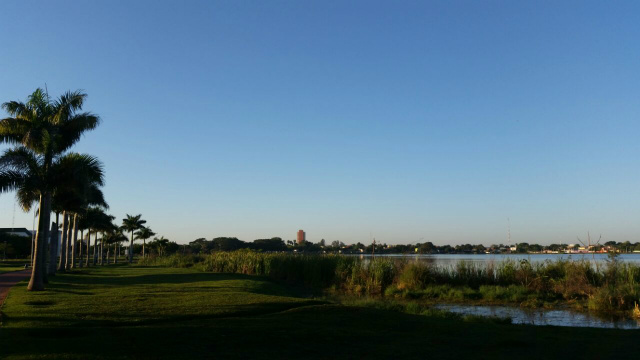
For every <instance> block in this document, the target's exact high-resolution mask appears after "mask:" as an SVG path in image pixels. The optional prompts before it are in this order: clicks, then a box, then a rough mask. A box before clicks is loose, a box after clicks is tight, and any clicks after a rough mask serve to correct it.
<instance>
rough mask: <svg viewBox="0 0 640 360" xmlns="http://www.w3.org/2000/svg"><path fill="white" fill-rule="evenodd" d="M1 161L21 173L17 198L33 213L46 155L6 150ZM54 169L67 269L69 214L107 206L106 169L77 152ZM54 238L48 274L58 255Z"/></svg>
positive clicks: (1, 166) (54, 195) (59, 159)
mask: <svg viewBox="0 0 640 360" xmlns="http://www.w3.org/2000/svg"><path fill="white" fill-rule="evenodd" d="M0 159H1V160H0V169H5V170H8V169H13V170H16V171H17V173H19V174H21V176H22V180H21V182H20V183H19V184H18V183H16V184H15V185H17V188H16V189H17V192H16V197H17V200H18V202H19V203H20V205H21V206H22V208H23V209H25V211H29V210H30V209H31V206H32V204H33V203H35V202H36V201H37V199H38V196H39V195H38V186H39V184H40V183H41V182H43V181H44V179H42V178H40V177H39V176H40V175H41V173H42V156H39V155H37V154H35V153H34V152H32V151H30V150H28V149H26V148H24V147H18V148H15V149H13V150H7V151H5V153H4V155H3V156H2V158H0ZM51 169H52V171H51V176H50V177H49V180H48V181H49V182H50V184H51V190H52V201H51V204H52V207H53V210H54V211H55V212H56V224H57V223H58V221H59V219H58V214H59V213H60V212H62V213H63V229H62V232H63V235H62V246H63V248H62V251H61V252H60V265H61V268H62V270H64V268H65V267H63V265H64V264H66V261H67V251H66V249H67V246H68V244H69V242H70V241H69V239H71V238H70V237H69V236H68V232H69V231H68V228H69V223H70V222H69V213H73V212H78V211H81V210H82V206H81V205H82V204H84V203H88V204H94V205H97V206H102V207H106V206H107V204H106V202H105V200H104V196H103V194H102V191H100V189H99V188H98V186H100V185H103V184H104V170H103V166H102V163H100V161H99V160H98V159H96V158H95V157H92V156H90V155H84V154H76V153H68V154H65V155H63V156H60V157H57V158H56V159H55V161H54V162H53V164H52V166H51ZM5 173H6V172H5ZM14 175H16V174H15V173H14ZM14 180H17V178H15V179H14ZM0 192H1V191H0ZM51 235H52V236H51V239H52V241H51V244H50V253H51V256H50V258H49V261H50V263H49V267H48V273H49V274H54V273H55V271H56V264H55V260H56V256H57V253H58V241H57V231H56V232H55V235H56V237H55V240H54V236H53V235H54V233H53V232H52V234H51Z"/></svg>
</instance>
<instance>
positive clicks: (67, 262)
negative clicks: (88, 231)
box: [64, 214, 73, 270]
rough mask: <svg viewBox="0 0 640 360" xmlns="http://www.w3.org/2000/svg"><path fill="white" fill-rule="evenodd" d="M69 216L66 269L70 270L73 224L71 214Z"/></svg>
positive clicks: (65, 256)
mask: <svg viewBox="0 0 640 360" xmlns="http://www.w3.org/2000/svg"><path fill="white" fill-rule="evenodd" d="M67 216H69V230H67V243H66V249H65V255H64V269H65V270H69V267H70V261H71V246H72V245H71V242H72V241H73V226H72V225H71V214H69V215H67Z"/></svg>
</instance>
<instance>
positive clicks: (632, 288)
mask: <svg viewBox="0 0 640 360" xmlns="http://www.w3.org/2000/svg"><path fill="white" fill-rule="evenodd" d="M139 264H140V265H144V266H168V267H192V266H193V267H197V268H200V269H201V270H203V271H210V272H221V273H241V274H250V275H260V276H267V277H270V278H273V279H277V280H283V281H287V282H293V283H300V284H305V285H307V286H310V287H313V288H317V289H331V290H333V291H338V292H341V293H348V294H359V295H381V296H386V297H396V298H397V297H403V298H422V299H432V300H442V301H465V300H483V301H488V302H514V303H520V304H522V305H527V304H530V305H536V304H541V303H542V302H544V301H557V300H566V301H571V302H582V303H584V304H586V306H588V308H589V309H592V310H598V311H631V310H632V309H634V308H635V304H636V303H640V266H638V265H635V264H629V263H622V262H619V261H617V260H616V259H615V258H612V259H611V260H610V261H609V262H607V263H606V264H596V265H594V264H593V263H591V262H589V261H587V260H580V261H570V260H557V261H546V262H530V261H527V260H521V261H514V260H510V259H508V260H504V261H501V262H490V263H487V264H479V263H473V262H468V261H460V262H458V263H457V264H455V265H454V266H442V265H433V264H429V263H427V262H420V261H407V260H403V259H391V258H385V257H377V258H374V259H366V260H363V259H360V258H358V257H352V256H343V255H303V254H287V253H259V252H254V251H248V250H240V251H234V252H215V253H212V254H209V255H203V256H191V255H173V256H168V257H159V258H146V259H144V260H142V261H140V263H139Z"/></svg>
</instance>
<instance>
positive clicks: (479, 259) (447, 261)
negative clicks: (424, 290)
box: [360, 253, 640, 265]
mask: <svg viewBox="0 0 640 360" xmlns="http://www.w3.org/2000/svg"><path fill="white" fill-rule="evenodd" d="M360 256H361V257H363V258H370V257H371V255H360ZM376 256H383V257H388V258H405V259H409V260H418V261H426V262H430V263H433V264H434V265H452V264H456V263H458V262H459V261H462V260H464V261H469V262H475V263H482V264H486V263H489V262H496V263H499V262H501V261H504V260H506V259H512V260H514V261H520V260H528V261H531V262H544V261H556V260H559V259H565V260H588V261H594V262H596V263H602V264H604V263H606V261H607V260H608V259H609V256H608V255H607V254H429V255H427V254H424V255H420V254H416V255H403V254H389V255H376ZM618 260H620V261H624V262H629V263H636V264H640V253H637V254H621V255H619V256H618Z"/></svg>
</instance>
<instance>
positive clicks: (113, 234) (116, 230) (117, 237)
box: [102, 224, 127, 265]
mask: <svg viewBox="0 0 640 360" xmlns="http://www.w3.org/2000/svg"><path fill="white" fill-rule="evenodd" d="M122 230H123V229H122V228H121V227H119V226H117V225H115V224H112V225H111V226H110V229H109V230H108V231H106V232H105V233H104V235H103V236H102V241H104V242H105V243H106V244H107V265H108V264H109V255H110V254H109V252H110V249H108V245H113V263H114V264H117V263H118V252H119V251H118V246H119V245H120V243H122V242H123V241H126V240H127V237H126V236H124V234H123V233H122Z"/></svg>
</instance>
